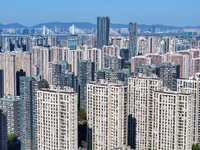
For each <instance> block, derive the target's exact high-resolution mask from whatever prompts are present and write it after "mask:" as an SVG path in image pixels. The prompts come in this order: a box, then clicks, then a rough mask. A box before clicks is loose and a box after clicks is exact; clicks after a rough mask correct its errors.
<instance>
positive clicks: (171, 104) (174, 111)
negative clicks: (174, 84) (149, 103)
mask: <svg viewBox="0 0 200 150" xmlns="http://www.w3.org/2000/svg"><path fill="white" fill-rule="evenodd" d="M153 101H154V104H155V105H154V109H153V112H154V116H153V118H152V120H153V121H152V122H153V124H152V131H153V132H152V133H153V137H152V139H153V140H152V147H150V149H152V150H157V149H159V150H161V149H173V150H180V149H182V150H191V149H192V139H191V137H192V136H191V134H192V133H191V131H192V130H191V127H192V121H191V119H192V117H191V114H192V113H191V111H192V110H191V104H192V103H191V102H192V99H191V95H190V94H186V93H180V92H174V91H155V92H153Z"/></svg>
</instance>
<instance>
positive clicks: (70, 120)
mask: <svg viewBox="0 0 200 150" xmlns="http://www.w3.org/2000/svg"><path fill="white" fill-rule="evenodd" d="M36 109H37V133H38V135H37V137H38V145H37V148H38V149H40V150H51V149H54V150H71V149H74V150H77V149H78V122H77V120H78V119H77V116H78V108H77V93H75V92H74V91H73V89H70V88H66V89H64V90H60V89H56V88H51V89H40V90H38V92H37V108H36Z"/></svg>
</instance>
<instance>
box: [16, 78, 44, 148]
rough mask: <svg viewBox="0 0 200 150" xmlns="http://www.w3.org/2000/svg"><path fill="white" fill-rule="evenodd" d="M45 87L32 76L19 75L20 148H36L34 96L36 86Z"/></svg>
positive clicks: (35, 95)
mask: <svg viewBox="0 0 200 150" xmlns="http://www.w3.org/2000/svg"><path fill="white" fill-rule="evenodd" d="M42 87H46V84H45V83H44V82H42V81H36V80H35V79H34V78H33V77H20V138H21V150H27V149H29V150H35V149H37V145H38V143H37V126H36V125H37V120H36V114H37V112H36V100H37V99H36V98H37V90H38V88H42Z"/></svg>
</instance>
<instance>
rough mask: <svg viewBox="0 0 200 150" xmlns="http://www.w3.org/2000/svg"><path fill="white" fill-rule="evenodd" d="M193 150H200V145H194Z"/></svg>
mask: <svg viewBox="0 0 200 150" xmlns="http://www.w3.org/2000/svg"><path fill="white" fill-rule="evenodd" d="M192 150H200V147H199V143H197V144H192Z"/></svg>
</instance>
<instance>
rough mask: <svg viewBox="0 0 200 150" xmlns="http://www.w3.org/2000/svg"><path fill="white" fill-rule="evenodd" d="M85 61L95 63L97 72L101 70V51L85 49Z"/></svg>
mask: <svg viewBox="0 0 200 150" xmlns="http://www.w3.org/2000/svg"><path fill="white" fill-rule="evenodd" d="M84 51H85V52H84V53H85V55H84V56H85V57H84V58H83V59H85V60H90V61H91V62H94V65H95V70H100V69H101V49H97V48H89V47H85V49H84Z"/></svg>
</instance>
